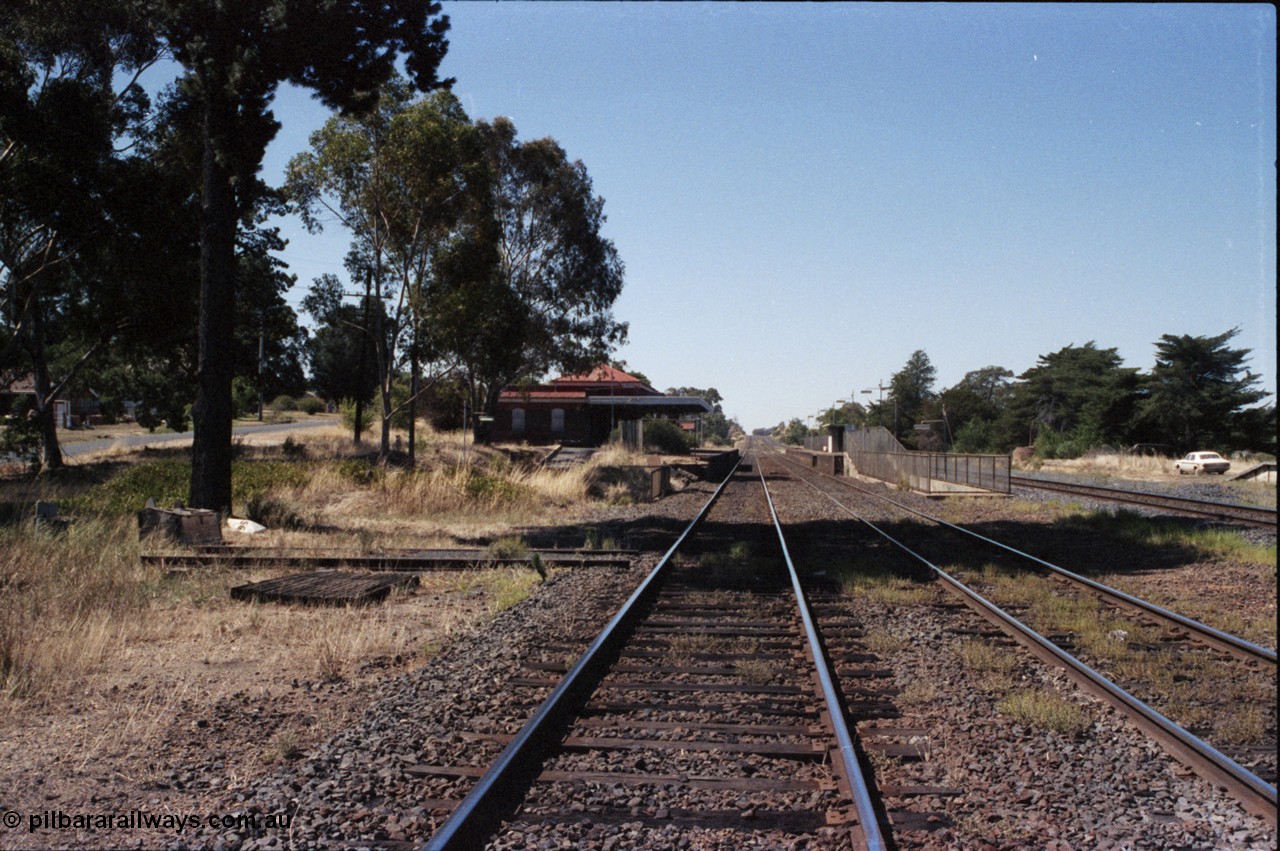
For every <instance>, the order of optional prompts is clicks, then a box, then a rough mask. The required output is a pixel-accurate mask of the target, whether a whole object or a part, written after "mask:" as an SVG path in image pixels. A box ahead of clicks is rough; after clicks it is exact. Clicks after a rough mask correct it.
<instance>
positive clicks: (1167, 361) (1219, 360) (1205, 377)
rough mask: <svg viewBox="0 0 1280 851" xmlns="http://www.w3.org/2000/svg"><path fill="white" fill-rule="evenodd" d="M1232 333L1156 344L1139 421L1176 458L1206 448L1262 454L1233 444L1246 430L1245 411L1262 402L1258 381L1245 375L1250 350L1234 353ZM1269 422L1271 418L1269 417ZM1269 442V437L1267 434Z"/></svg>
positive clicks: (1167, 338)
mask: <svg viewBox="0 0 1280 851" xmlns="http://www.w3.org/2000/svg"><path fill="white" fill-rule="evenodd" d="M1239 333H1240V329H1239V328H1232V329H1231V330H1230V331H1226V332H1224V333H1222V334H1217V335H1215V336H1212V337H1193V336H1191V335H1189V334H1182V335H1173V334H1165V335H1163V336H1161V337H1160V339H1159V341H1158V342H1157V343H1156V363H1155V367H1154V368H1153V369H1152V370H1151V375H1150V378H1149V380H1148V382H1147V388H1148V396H1147V398H1146V399H1145V400H1143V402H1142V403H1141V405H1140V407H1139V411H1138V417H1139V419H1140V420H1141V421H1145V423H1147V424H1148V425H1149V427H1150V428H1153V429H1155V430H1156V431H1157V433H1158V434H1159V435H1160V436H1161V439H1162V442H1167V443H1169V444H1170V445H1171V446H1173V447H1174V448H1175V449H1177V450H1178V451H1179V452H1188V451H1193V450H1196V449H1204V448H1206V447H1211V448H1215V449H1218V448H1222V449H1237V448H1238V449H1246V448H1248V449H1254V448H1257V449H1261V448H1264V447H1256V446H1240V445H1237V444H1236V443H1235V441H1234V439H1233V438H1234V437H1235V436H1236V435H1237V434H1239V435H1240V436H1243V434H1244V433H1247V432H1248V431H1250V430H1251V429H1249V428H1248V427H1247V426H1246V427H1244V428H1243V429H1242V428H1241V426H1242V425H1243V423H1244V421H1245V420H1247V419H1248V417H1246V416H1245V409H1247V408H1249V407H1250V406H1253V405H1255V404H1257V403H1258V402H1260V401H1262V400H1263V399H1265V398H1266V397H1267V395H1268V394H1267V393H1265V392H1264V391H1262V390H1259V389H1258V382H1259V379H1260V376H1259V375H1257V374H1256V373H1254V372H1252V371H1251V370H1249V368H1248V366H1247V365H1246V364H1247V361H1248V357H1249V352H1250V350H1249V349H1233V348H1231V347H1230V346H1229V343H1230V342H1231V340H1232V338H1234V337H1235V336H1236V335H1237V334H1239ZM1273 416H1274V414H1273ZM1272 438H1273V439H1274V432H1272Z"/></svg>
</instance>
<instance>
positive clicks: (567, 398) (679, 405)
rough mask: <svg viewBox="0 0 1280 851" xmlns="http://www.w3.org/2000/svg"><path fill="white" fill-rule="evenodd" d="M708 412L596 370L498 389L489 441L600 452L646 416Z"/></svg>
mask: <svg viewBox="0 0 1280 851" xmlns="http://www.w3.org/2000/svg"><path fill="white" fill-rule="evenodd" d="M711 410H712V408H711V404H710V403H709V402H707V400H706V399H703V398H702V397H700V396H667V395H665V394H663V393H660V392H659V391H657V390H654V389H653V388H652V387H650V386H649V385H647V384H645V383H644V382H643V381H641V380H640V379H638V378H636V377H635V376H632V375H628V374H627V373H625V372H623V371H622V370H619V369H614V368H613V367H611V366H608V365H605V364H601V365H599V366H597V367H595V368H594V369H592V370H591V371H589V372H586V373H583V374H580V375H565V376H561V377H560V378H554V379H552V380H551V381H550V382H549V383H547V384H537V385H533V386H531V387H506V388H504V389H503V391H502V393H501V395H499V397H498V409H497V412H496V414H495V416H494V422H493V425H492V427H491V430H490V438H491V439H492V440H494V441H497V442H500V443H520V442H524V443H562V444H564V445H566V446H601V445H603V444H605V443H607V442H608V440H609V435H610V434H612V433H613V431H614V429H615V428H617V427H618V426H619V425H620V424H622V423H624V422H632V421H635V420H640V419H643V418H644V417H652V416H660V417H667V418H671V419H676V418H679V417H681V416H688V415H690V414H695V415H696V414H704V413H709V412H710V411H711Z"/></svg>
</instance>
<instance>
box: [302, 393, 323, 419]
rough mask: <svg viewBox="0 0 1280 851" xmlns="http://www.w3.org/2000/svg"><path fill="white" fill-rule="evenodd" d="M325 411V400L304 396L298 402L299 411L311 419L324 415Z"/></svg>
mask: <svg viewBox="0 0 1280 851" xmlns="http://www.w3.org/2000/svg"><path fill="white" fill-rule="evenodd" d="M324 409H325V404H324V400H323V399H317V398H316V397H315V396H303V397H302V398H301V399H299V400H298V410H300V411H302V413H304V414H306V415H307V416H309V417H311V416H315V415H316V414H322V413H324Z"/></svg>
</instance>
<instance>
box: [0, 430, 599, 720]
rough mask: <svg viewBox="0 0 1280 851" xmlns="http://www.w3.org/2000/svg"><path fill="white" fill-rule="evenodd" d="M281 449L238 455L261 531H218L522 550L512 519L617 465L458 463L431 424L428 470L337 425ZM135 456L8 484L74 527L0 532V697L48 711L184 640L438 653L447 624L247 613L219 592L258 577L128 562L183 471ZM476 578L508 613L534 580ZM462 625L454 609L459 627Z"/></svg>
mask: <svg viewBox="0 0 1280 851" xmlns="http://www.w3.org/2000/svg"><path fill="white" fill-rule="evenodd" d="M281 439H283V438H278V439H277V440H281ZM293 444H294V445H296V446H302V447H303V450H302V451H301V452H299V451H298V450H297V449H296V448H293V449H292V454H293V456H294V458H295V459H296V458H297V457H298V456H299V455H301V456H302V457H303V458H304V459H305V460H300V461H299V460H292V461H289V460H288V459H283V458H282V455H281V453H282V452H283V451H284V450H283V448H282V447H279V446H265V447H262V446H260V447H245V448H242V450H241V453H240V456H241V457H240V460H238V461H237V467H236V470H237V472H236V481H237V482H238V483H239V484H237V485H236V487H237V488H238V489H239V492H240V493H243V494H247V496H246V497H245V498H244V502H243V504H242V505H241V506H239V507H238V509H237V511H238V512H239V513H242V514H243V513H245V508H248V509H249V511H248V513H251V514H254V515H256V516H257V517H258V518H259V519H260V520H262V521H264V522H266V524H267V525H269V526H270V527H271V528H270V529H269V531H268V532H266V533H264V534H261V535H255V536H253V537H252V538H249V537H247V536H245V537H241V536H237V535H234V534H229V537H230V538H232V539H237V540H238V541H240V542H245V543H253V544H254V545H255V546H263V547H280V548H290V547H320V548H329V549H335V550H347V551H350V550H355V551H359V552H371V551H376V550H377V549H380V548H392V547H423V546H449V545H457V544H458V543H459V538H458V537H457V535H458V534H462V535H465V536H468V537H490V538H498V539H500V542H499V544H497V545H496V547H497V549H495V550H494V552H495V555H505V554H508V551H509V550H513V548H516V547H519V548H522V551H525V550H526V548H524V545H523V542H522V541H519V540H518V539H516V538H508V539H504V536H509V535H510V530H511V528H512V527H513V526H515V525H518V524H523V523H530V522H536V521H538V520H546V519H548V518H551V517H557V518H558V519H563V518H564V516H565V514H566V512H567V511H571V510H572V509H574V508H577V507H579V506H583V505H585V504H586V503H587V502H588V500H589V499H590V497H589V493H588V491H589V488H590V485H591V482H592V480H593V477H594V476H596V475H598V474H599V471H600V470H601V469H603V467H602V464H604V463H608V462H610V461H612V460H617V457H615V456H617V453H613V454H606V455H604V456H603V457H602V458H599V459H597V460H596V462H595V463H594V464H592V465H587V466H584V467H579V468H574V469H569V470H565V471H549V470H540V469H537V468H536V467H534V466H531V465H528V464H524V463H519V462H513V461H512V460H510V459H509V458H508V457H507V455H505V454H503V453H502V452H499V451H497V450H495V449H493V448H492V447H475V446H469V447H467V450H466V454H465V460H466V463H463V461H464V454H463V447H462V441H461V436H460V435H459V434H439V433H436V432H433V431H431V430H430V429H424V430H423V431H422V432H420V440H419V444H418V450H419V453H418V454H419V457H420V458H421V459H422V460H423V462H424V463H428V464H431V466H430V467H429V468H426V469H423V468H418V469H403V468H395V467H380V466H375V465H372V464H370V463H369V462H368V461H367V460H366V458H365V457H364V456H362V455H361V453H362V452H363V453H367V452H368V451H369V448H370V445H371V444H370V443H369V442H366V444H365V446H364V447H356V446H355V445H354V444H352V443H351V440H350V436H349V434H347V433H346V432H344V431H343V430H341V429H339V428H336V427H334V428H320V429H313V430H309V431H307V432H306V433H305V434H304V435H303V436H302V437H300V438H296V439H294V440H293ZM108 451H110V450H108ZM513 454H514V455H515V456H516V457H517V458H518V459H526V458H527V459H530V460H537V458H539V457H540V454H539V453H530V452H527V451H524V452H523V453H521V452H520V451H517V452H515V453H513ZM134 457H135V459H136V461H137V462H140V463H132V464H130V463H125V462H123V461H121V460H113V461H112V462H111V463H110V464H106V465H97V466H94V465H92V464H87V463H85V462H80V463H78V464H77V466H76V467H75V468H72V469H70V470H68V471H65V472H64V473H62V474H60V475H57V476H44V477H40V478H38V479H34V480H32V479H20V480H17V481H13V482H7V483H5V484H4V487H5V493H4V500H6V501H7V505H8V506H9V510H10V512H11V516H13V515H12V512H13V511H14V510H15V506H26V508H25V509H21V508H19V509H16V510H18V511H19V512H23V511H29V510H30V508H29V506H30V505H31V504H32V503H33V502H34V501H35V500H36V499H45V500H55V501H63V502H64V506H65V505H72V507H73V509H74V513H76V514H78V515H79V518H78V519H77V521H76V522H74V523H72V524H71V525H70V527H69V528H68V529H67V530H66V531H65V533H62V534H49V533H47V532H46V533H41V532H38V531H37V530H35V529H34V528H33V526H32V525H31V524H30V522H29V521H23V522H17V523H11V525H8V526H0V589H2V590H3V594H0V696H3V698H5V699H8V700H11V701H12V700H18V701H21V702H30V701H35V702H36V703H46V702H48V701H52V700H56V699H57V698H58V697H59V696H61V695H65V694H69V693H73V692H75V691H76V690H77V689H80V688H82V687H84V686H85V685H86V682H87V680H89V679H90V678H93V677H95V676H98V675H100V674H102V672H104V671H106V670H109V669H110V667H111V666H112V665H114V664H118V663H119V662H120V660H121V659H122V658H124V657H126V656H130V655H131V654H134V653H139V654H145V652H147V650H148V649H149V648H154V647H160V648H163V647H165V646H167V645H170V644H173V645H175V646H178V645H183V646H185V648H186V650H185V652H187V653H189V654H195V655H196V656H197V658H209V659H217V658H218V657H219V656H222V655H225V653H220V649H219V648H218V647H216V646H215V645H217V644H224V645H225V644H226V642H227V641H228V640H232V641H234V640H237V639H242V638H243V639H246V640H248V639H250V638H252V640H254V641H261V642H263V643H264V644H267V645H268V646H271V647H274V648H281V651H280V652H281V653H283V654H285V656H287V657H288V660H289V662H290V664H294V665H296V666H297V667H298V669H299V670H301V671H304V672H307V673H313V674H314V675H316V676H317V677H319V678H320V679H337V678H341V677H344V676H347V675H348V674H349V673H350V671H351V669H352V666H353V665H356V664H358V662H359V660H362V659H367V658H369V657H370V656H376V655H378V654H391V655H395V654H413V653H424V654H425V653H427V652H429V651H431V650H433V649H438V646H439V645H440V644H441V639H440V638H439V637H438V636H439V635H441V634H443V635H445V636H447V635H448V633H449V632H450V631H451V629H452V627H453V625H452V624H450V623H443V624H441V625H440V629H439V630H437V631H436V633H435V635H436V637H431V638H425V639H424V638H423V637H422V636H421V635H410V634H408V632H407V631H406V630H405V629H403V628H400V627H397V625H396V624H395V623H394V622H392V621H388V620H387V616H386V612H387V611H388V610H390V608H391V607H389V606H388V607H372V608H368V609H358V610H351V611H345V610H319V611H317V610H294V609H290V608H287V607H286V608H273V609H271V614H270V615H269V616H265V617H264V615H263V614H262V613H261V611H259V609H258V607H256V606H245V605H243V604H232V603H230V602H229V601H228V600H227V598H226V592H227V588H228V586H229V584H233V583H234V584H240V583H241V582H246V581H252V580H253V579H254V578H265V575H259V576H256V577H250V576H247V575H245V574H237V575H234V576H233V575H230V574H223V573H220V572H218V571H208V570H204V571H194V572H192V573H191V574H188V575H185V576H182V577H177V578H171V579H166V578H165V576H164V575H163V574H162V573H161V572H160V570H159V568H156V567H147V566H143V565H141V564H140V563H139V558H138V555H139V543H138V541H137V536H136V526H135V522H136V521H135V520H134V518H133V511H135V510H137V508H140V507H141V503H142V502H143V501H144V500H145V498H146V495H152V494H156V495H158V493H157V492H159V491H165V490H166V489H169V490H172V489H174V488H181V482H182V481H184V480H185V478H186V477H188V476H189V466H186V462H184V461H182V460H180V457H179V455H178V454H176V453H155V452H151V453H142V454H140V455H135V456H134ZM156 458H159V459H161V460H159V461H155V460H152V459H156ZM166 459H167V460H166ZM322 459H328V460H322ZM104 480H105V481H104ZM175 483H177V484H175ZM169 498H173V497H172V496H170V497H169ZM238 499H239V498H238ZM19 516H20V515H19ZM459 529H461V530H462V531H461V532H459V531H458V530H459ZM476 576H479V577H482V578H479V579H469V580H467V581H468V582H470V583H473V587H471V588H469V589H468V591H467V592H466V593H469V594H473V595H478V596H479V597H482V598H483V601H484V604H483V607H482V611H483V612H484V613H488V614H492V613H493V612H495V611H500V610H502V609H505V608H509V607H510V606H513V605H516V604H517V603H518V602H519V601H520V600H522V599H524V598H525V597H526V596H528V594H529V593H530V591H531V589H532V588H533V587H534V586H535V584H536V583H537V582H539V581H540V580H541V577H540V576H539V575H538V573H536V572H535V571H532V570H527V569H520V570H511V571H482V572H480V573H478V574H476ZM446 593H461V592H457V591H454V592H449V591H447V590H446ZM473 616H475V615H466V616H465V617H464V616H461V615H460V616H459V622H461V621H463V620H465V619H466V618H468V617H473ZM139 711H141V710H139Z"/></svg>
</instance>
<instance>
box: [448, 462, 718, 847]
mask: <svg viewBox="0 0 1280 851" xmlns="http://www.w3.org/2000/svg"><path fill="white" fill-rule="evenodd" d="M741 464H742V458H741V457H739V459H738V462H737V463H736V464H734V465H733V469H732V470H730V471H729V474H728V475H727V476H725V479H724V481H723V482H721V483H720V486H719V487H717V488H716V490H715V492H714V493H712V494H711V497H710V498H709V499H708V500H707V502H706V504H705V505H704V506H703V507H702V509H701V510H700V511H699V512H698V514H697V516H695V517H694V518H693V520H692V522H690V523H689V525H688V526H686V527H685V529H684V531H683V532H681V533H680V536H679V537H678V538H676V541H675V543H673V544H672V545H671V548H670V549H668V550H667V552H666V554H665V555H663V556H662V558H661V560H659V562H658V564H657V565H656V566H655V567H654V568H653V570H652V571H650V572H649V575H648V576H646V577H645V579H644V581H643V582H641V583H640V585H639V587H637V588H636V590H635V591H634V592H632V594H631V596H630V597H629V598H628V599H627V601H626V603H624V604H623V606H622V608H621V609H619V610H618V612H617V614H615V615H614V616H613V619H612V620H610V621H609V623H608V624H607V625H606V626H605V628H604V629H603V630H602V631H601V632H600V635H599V636H597V637H596V640H595V641H593V642H592V643H591V646H590V647H588V648H587V650H586V652H585V653H583V655H582V658H580V659H579V660H578V662H577V664H576V665H574V666H573V669H572V670H570V671H569V673H567V674H565V676H564V679H562V680H561V681H560V683H559V684H558V685H557V686H556V687H555V689H554V690H553V691H552V692H551V694H550V695H548V696H547V699H546V700H544V701H543V702H542V705H541V706H540V707H538V709H537V711H536V712H535V713H534V714H533V716H532V717H530V719H529V720H528V721H527V722H526V723H525V725H524V726H523V727H521V728H520V732H519V733H517V734H516V735H515V738H513V739H512V740H511V743H510V744H509V745H507V747H506V748H504V749H503V751H502V753H501V754H499V755H498V758H497V760H496V761H495V762H494V763H493V765H492V766H490V767H489V770H488V771H486V772H485V773H484V775H483V776H482V777H481V778H480V779H479V780H478V781H476V784H475V786H473V787H471V791H470V792H469V793H468V794H467V796H466V797H465V798H463V800H462V801H461V802H460V803H459V804H458V806H457V807H456V808H454V810H453V812H452V813H450V815H449V817H448V818H447V819H446V820H445V822H444V824H442V825H441V826H440V829H439V830H437V831H436V832H435V834H434V835H433V836H432V837H431V839H429V840H428V841H427V844H426V845H425V846H424V848H425V849H428V851H444V849H471V848H479V847H480V846H481V845H483V844H484V840H485V838H487V837H488V836H489V835H490V834H491V833H492V832H493V830H494V828H495V827H496V826H497V825H498V823H499V822H500V821H501V819H502V818H503V817H504V815H505V814H506V813H507V812H508V811H509V810H510V809H511V804H512V802H513V801H514V800H517V799H518V798H519V796H520V794H521V793H522V791H523V790H524V789H525V788H527V787H528V785H529V784H530V783H531V782H532V781H533V779H534V778H535V777H536V776H537V773H538V771H539V769H540V768H541V763H542V760H543V758H544V757H545V756H546V754H547V753H548V751H549V750H550V749H551V748H552V747H553V746H554V742H553V741H552V740H551V735H552V733H553V732H554V731H558V730H560V729H561V728H562V727H563V726H564V724H565V723H567V721H568V720H569V717H570V715H571V714H572V713H573V712H574V711H575V710H576V709H577V708H578V707H579V706H580V705H581V703H582V701H583V700H585V699H586V698H587V697H589V696H590V694H591V692H592V691H594V690H595V688H596V686H597V685H598V684H599V681H600V678H601V676H602V675H603V674H604V672H605V671H606V670H607V669H608V667H609V664H610V662H611V661H612V657H613V656H615V655H616V653H617V651H618V650H619V649H620V647H621V645H622V643H623V642H624V641H625V640H626V636H627V633H628V632H629V630H630V628H631V626H632V625H633V624H634V623H635V621H636V620H638V619H639V618H640V616H641V614H642V612H643V609H644V607H645V606H646V605H648V603H649V602H650V601H651V600H652V599H653V597H654V595H655V594H656V593H657V589H658V586H659V579H660V577H661V576H662V575H663V574H664V573H665V572H666V568H667V565H668V564H669V563H670V562H671V559H672V556H674V555H675V553H676V552H677V551H678V550H679V549H680V546H681V545H682V544H683V543H684V542H685V539H686V538H688V537H689V535H690V534H691V533H692V532H693V530H694V529H695V528H696V527H697V526H698V525H699V524H700V523H701V522H702V520H703V518H705V517H706V516H707V514H708V512H710V511H711V506H712V505H714V504H715V502H716V500H717V499H719V498H720V494H721V493H723V492H724V489H725V488H726V487H727V486H728V484H729V482H730V481H731V480H732V479H733V476H734V474H735V473H736V472H737V471H738V467H739V466H740V465H741Z"/></svg>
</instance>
